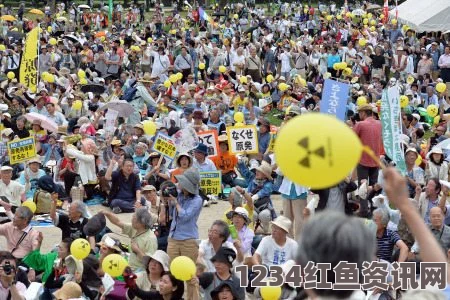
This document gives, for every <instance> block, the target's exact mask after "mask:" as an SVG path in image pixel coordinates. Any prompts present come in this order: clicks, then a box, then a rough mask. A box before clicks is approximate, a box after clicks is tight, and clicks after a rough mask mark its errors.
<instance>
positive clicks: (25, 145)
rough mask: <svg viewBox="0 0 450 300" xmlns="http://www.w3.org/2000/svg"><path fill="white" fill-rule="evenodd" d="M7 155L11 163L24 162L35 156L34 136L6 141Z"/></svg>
mask: <svg viewBox="0 0 450 300" xmlns="http://www.w3.org/2000/svg"><path fill="white" fill-rule="evenodd" d="M7 147H8V156H9V163H10V164H11V165H14V164H17V163H20V162H24V161H26V160H29V159H30V158H33V157H35V156H36V143H35V141H34V137H27V138H24V139H20V140H13V141H11V142H8V144H7Z"/></svg>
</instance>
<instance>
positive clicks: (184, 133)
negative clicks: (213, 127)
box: [172, 126, 199, 153]
mask: <svg viewBox="0 0 450 300" xmlns="http://www.w3.org/2000/svg"><path fill="white" fill-rule="evenodd" d="M172 140H173V142H174V144H175V146H176V147H177V151H178V152H179V153H186V152H189V151H191V150H192V149H195V148H197V146H198V142H199V139H198V136H197V133H196V132H195V129H194V128H193V127H191V126H188V127H186V128H184V129H181V130H178V131H177V132H176V133H175V134H174V135H173V136H172Z"/></svg>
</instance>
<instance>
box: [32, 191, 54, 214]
mask: <svg viewBox="0 0 450 300" xmlns="http://www.w3.org/2000/svg"><path fill="white" fill-rule="evenodd" d="M33 202H34V203H35V204H36V212H35V214H49V213H50V208H51V206H52V196H51V194H50V193H48V192H46V191H44V190H41V189H39V190H37V191H36V193H34V196H33Z"/></svg>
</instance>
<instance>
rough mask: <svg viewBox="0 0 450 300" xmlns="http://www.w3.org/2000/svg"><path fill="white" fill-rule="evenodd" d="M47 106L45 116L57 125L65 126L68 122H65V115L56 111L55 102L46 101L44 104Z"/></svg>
mask: <svg viewBox="0 0 450 300" xmlns="http://www.w3.org/2000/svg"><path fill="white" fill-rule="evenodd" d="M45 107H46V108H47V116H48V118H49V119H51V120H53V121H54V122H55V123H56V124H58V126H67V125H68V124H69V122H67V120H66V117H64V115H63V114H62V113H61V112H59V111H56V108H55V104H54V103H51V102H50V103H47V104H46V105H45Z"/></svg>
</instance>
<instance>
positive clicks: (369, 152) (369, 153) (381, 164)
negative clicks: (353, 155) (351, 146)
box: [363, 145, 386, 170]
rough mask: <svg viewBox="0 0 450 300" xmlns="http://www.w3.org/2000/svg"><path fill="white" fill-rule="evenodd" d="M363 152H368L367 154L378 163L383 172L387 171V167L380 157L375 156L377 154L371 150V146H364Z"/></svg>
mask: <svg viewBox="0 0 450 300" xmlns="http://www.w3.org/2000/svg"><path fill="white" fill-rule="evenodd" d="M363 151H364V152H366V154H367V155H369V156H370V158H371V159H372V160H373V161H374V162H376V163H377V164H378V165H379V166H380V168H381V169H382V170H384V169H386V166H385V165H384V163H383V162H382V161H381V160H380V158H379V157H378V156H376V155H375V153H374V152H373V150H372V149H370V147H369V146H367V145H365V146H363Z"/></svg>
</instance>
